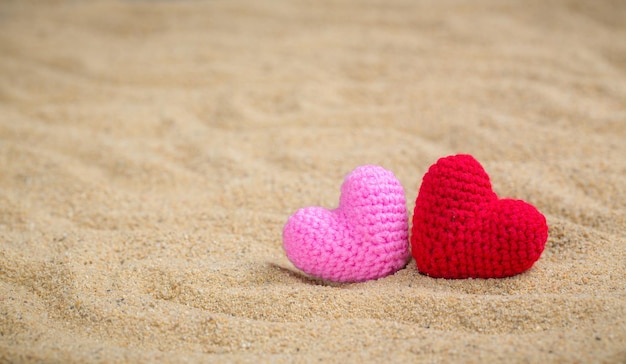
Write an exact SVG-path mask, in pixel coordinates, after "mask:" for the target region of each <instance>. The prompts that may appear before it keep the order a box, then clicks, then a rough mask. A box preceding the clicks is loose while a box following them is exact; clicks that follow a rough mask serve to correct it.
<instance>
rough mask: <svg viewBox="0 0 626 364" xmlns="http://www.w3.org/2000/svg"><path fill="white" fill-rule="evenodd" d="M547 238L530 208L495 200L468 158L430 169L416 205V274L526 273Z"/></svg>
mask: <svg viewBox="0 0 626 364" xmlns="http://www.w3.org/2000/svg"><path fill="white" fill-rule="evenodd" d="M547 239H548V225H547V224H546V219H545V217H544V216H543V215H542V214H541V213H540V212H539V211H538V210H537V209H536V208H535V207H534V206H532V205H530V204H528V203H526V202H524V201H521V200H512V199H498V197H497V196H496V194H495V193H494V192H493V191H492V189H491V182H490V181H489V176H488V175H487V173H486V172H485V170H484V169H483V167H482V166H481V165H480V164H479V163H478V161H476V159H474V158H473V157H472V156H470V155H455V156H450V157H446V158H441V159H440V160H439V161H438V162H437V163H436V164H434V165H432V166H431V167H430V169H429V170H428V172H427V173H426V175H424V179H423V182H422V186H421V187H420V191H419V195H418V196H417V200H416V201H415V211H414V215H413V228H412V236H411V248H412V254H413V257H414V258H415V261H416V262H417V268H418V270H419V271H420V272H422V273H425V274H427V275H429V276H432V277H443V278H500V277H507V276H512V275H516V274H519V273H522V272H524V271H525V270H527V269H529V268H530V267H531V266H532V265H533V264H534V263H535V261H537V259H539V256H540V255H541V253H542V252H543V249H544V247H545V244H546V240H547Z"/></svg>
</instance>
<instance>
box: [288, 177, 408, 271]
mask: <svg viewBox="0 0 626 364" xmlns="http://www.w3.org/2000/svg"><path fill="white" fill-rule="evenodd" d="M408 230H409V227H408V215H407V209H406V199H405V196H404V189H403V188H402V185H401V184H400V182H399V181H398V180H397V179H396V177H395V176H394V175H393V173H391V172H390V171H387V170H385V169H383V168H382V167H378V166H373V165H367V166H361V167H358V168H356V169H355V170H354V171H352V173H350V174H349V175H348V176H347V177H346V178H345V181H344V182H343V185H342V186H341V197H340V199H339V207H338V208H337V209H335V210H327V209H324V208H322V207H307V208H303V209H300V210H298V211H297V212H296V213H295V214H293V215H292V216H291V217H290V218H289V220H288V221H287V223H286V224H285V227H284V229H283V246H284V248H285V252H286V254H287V257H288V258H289V260H290V261H291V262H292V263H293V264H294V265H295V266H296V267H297V268H298V269H301V270H302V271H304V272H305V273H307V274H309V275H311V276H314V277H317V278H321V279H324V280H330V281H335V282H361V281H366V280H370V279H378V278H381V277H384V276H387V275H389V274H393V273H395V272H396V271H397V270H398V269H401V268H403V267H404V266H405V265H406V263H407V262H408V259H409V257H410V252H409V241H408Z"/></svg>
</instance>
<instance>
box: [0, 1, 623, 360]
mask: <svg viewBox="0 0 626 364" xmlns="http://www.w3.org/2000/svg"><path fill="white" fill-rule="evenodd" d="M456 153H470V154H472V155H474V156H475V157H476V158H477V159H478V160H479V161H480V162H481V163H482V164H483V165H484V167H485V169H486V170H487V172H488V173H489V174H490V176H491V179H492V183H493V186H494V189H495V191H496V192H497V193H498V194H499V195H500V196H508V197H514V198H519V199H524V200H526V201H528V202H530V203H532V204H534V205H535V206H536V207H537V208H538V209H539V210H540V211H542V212H543V213H544V214H545V215H546V218H547V220H548V224H549V226H550V237H549V239H548V242H547V245H546V249H545V251H544V253H543V255H542V257H541V259H540V260H539V261H538V262H537V263H536V264H535V266H534V267H533V268H532V269H531V270H529V271H528V272H526V273H524V274H521V275H518V276H515V277H512V278H507V279H491V280H480V279H478V280H444V279H433V278H429V277H427V276H424V275H421V274H419V273H418V272H417V270H416V267H415V262H414V261H411V262H410V263H409V264H408V266H407V267H406V268H405V269H402V270H400V271H399V272H397V273H396V274H395V275H393V276H389V277H386V278H383V279H380V280H378V281H370V282H365V283H358V284H328V283H324V282H320V281H316V280H314V279H310V278H307V277H306V276H304V275H303V274H301V273H299V272H298V271H297V270H296V269H295V268H294V267H293V265H292V264H291V263H290V262H289V261H288V259H287V258H286V256H285V254H284V251H283V248H282V237H281V233H282V227H283V224H284V223H285V222H286V220H287V218H288V217H289V216H290V215H291V214H292V213H293V212H294V211H295V210H297V209H298V208H300V207H304V206H309V205H319V206H325V207H328V208H333V207H336V206H337V201H338V197H339V186H340V185H341V182H342V181H343V178H344V177H345V175H346V174H348V173H349V172H350V171H351V170H353V169H354V168H355V167H357V166H358V165H362V164H379V165H382V166H383V167H385V168H387V169H390V170H392V171H393V172H394V173H395V174H396V176H397V177H398V178H399V180H400V181H401V182H402V184H403V186H404V188H405V190H406V196H407V208H408V209H409V211H410V212H411V213H410V214H411V215H412V210H413V206H414V200H415V197H416V196H417V192H418V189H419V186H420V183H421V179H422V176H423V175H424V173H425V172H426V170H427V169H428V167H429V166H430V165H431V164H433V163H434V162H436V161H437V159H438V158H440V157H444V156H447V155H450V154H456ZM625 191H626V3H625V2H623V1H586V2H585V1H579V2H578V1H550V2H545V1H523V2H501V1H485V0H480V1H438V0H425V1H412V0H411V1H408V0H407V1H278V0H277V1H265V2H257V1H113V0H105V1H95V2H91V1H9V0H4V1H2V2H1V4H0V361H3V362H4V361H8V362H21V361H43V362H124V361H129V362H143V361H156V360H161V361H171V362H185V361H187V362H209V361H218V360H219V361H238V362H258V361H262V362H265V361H276V362H288V361H299V362H300V361H305V362H306V361H311V362H313V361H318V360H320V359H321V360H324V361H333V362H334V361H336V362H339V361H351V362H360V361H376V362H383V361H391V362H421V361H424V362H456V361H467V362H491V361H492V360H498V361H505V362H565V361H571V362H626V288H625V287H626V233H625V230H626V202H625V201H626V192H625Z"/></svg>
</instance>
